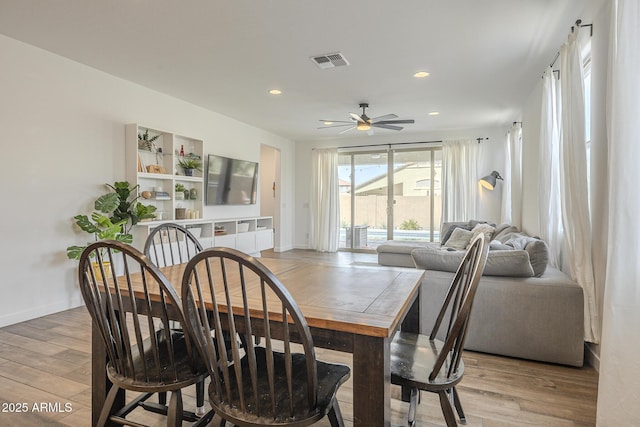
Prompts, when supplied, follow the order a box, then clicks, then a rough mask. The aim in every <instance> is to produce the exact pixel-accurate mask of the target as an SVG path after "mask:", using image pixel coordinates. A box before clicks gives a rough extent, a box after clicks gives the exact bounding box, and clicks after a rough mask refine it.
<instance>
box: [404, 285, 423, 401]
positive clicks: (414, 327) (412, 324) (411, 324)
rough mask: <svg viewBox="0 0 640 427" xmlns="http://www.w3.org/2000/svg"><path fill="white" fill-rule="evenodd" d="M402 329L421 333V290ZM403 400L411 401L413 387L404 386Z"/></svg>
mask: <svg viewBox="0 0 640 427" xmlns="http://www.w3.org/2000/svg"><path fill="white" fill-rule="evenodd" d="M401 329H402V330H403V331H405V332H413V333H415V334H419V333H420V292H419V291H418V295H417V296H416V299H415V301H413V304H411V308H410V309H409V312H408V313H407V315H406V316H405V318H404V320H403V321H402V326H401ZM400 399H402V401H403V402H410V401H411V388H410V387H406V386H403V387H402V391H401V397H400Z"/></svg>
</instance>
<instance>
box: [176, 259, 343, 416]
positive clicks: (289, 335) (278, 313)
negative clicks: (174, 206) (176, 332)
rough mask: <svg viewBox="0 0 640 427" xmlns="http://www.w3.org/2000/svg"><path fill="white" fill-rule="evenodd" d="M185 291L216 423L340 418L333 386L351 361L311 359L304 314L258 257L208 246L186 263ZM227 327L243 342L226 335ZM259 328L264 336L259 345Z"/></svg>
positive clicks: (186, 309)
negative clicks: (208, 378) (206, 371)
mask: <svg viewBox="0 0 640 427" xmlns="http://www.w3.org/2000/svg"><path fill="white" fill-rule="evenodd" d="M182 298H183V301H182V303H183V307H184V312H185V316H186V320H187V323H186V327H187V329H189V332H190V333H189V334H187V336H188V337H194V338H195V339H196V341H197V346H196V347H197V348H198V349H199V351H200V352H201V355H202V358H203V359H205V360H206V361H207V362H208V364H209V366H208V367H209V373H210V375H211V383H210V385H209V390H208V394H209V402H210V404H211V406H212V408H213V410H214V411H215V413H216V414H218V415H219V416H220V417H221V419H222V421H221V426H224V425H225V424H226V422H231V423H233V424H235V425H239V426H265V425H278V426H307V425H311V424H314V423H315V422H317V421H319V420H321V419H323V418H324V417H325V416H328V418H329V420H330V423H331V425H332V426H343V425H344V423H343V420H342V415H341V412H340V407H339V405H338V400H337V399H336V392H337V390H338V388H339V387H340V385H342V384H343V383H344V382H345V381H346V380H347V379H348V378H349V376H350V370H349V367H348V366H345V365H340V364H331V363H325V362H322V361H319V360H317V359H316V356H315V349H314V345H313V340H312V338H311V332H310V329H309V326H308V324H307V322H306V319H305V317H304V316H303V314H302V312H301V311H300V309H299V307H298V305H297V304H296V302H295V301H294V299H293V298H292V296H291V294H290V293H289V292H288V291H287V289H286V287H285V286H284V285H283V284H282V283H281V282H280V280H278V278H277V277H276V276H275V275H274V274H273V273H272V272H271V271H270V270H269V269H268V268H267V267H265V266H264V265H263V264H262V263H261V262H260V261H258V260H257V259H255V258H253V257H251V256H249V255H247V254H245V253H243V252H240V251H237V250H235V249H230V248H211V249H206V250H204V251H203V252H201V253H200V254H198V255H196V256H195V257H193V258H192V259H191V261H189V263H188V264H187V266H186V269H185V271H184V276H183V280H182ZM225 330H228V331H230V332H231V336H236V334H239V335H240V336H244V339H243V341H242V342H243V343H244V344H242V343H239V342H238V340H230V341H227V340H225V339H224V334H223V332H224V331H225ZM256 335H259V336H262V337H263V338H264V339H263V340H262V341H261V344H259V345H257V344H255V341H254V340H253V339H251V338H252V337H253V336H256ZM293 341H295V342H297V343H299V345H298V347H297V348H295V347H294V348H292V347H293V345H294V344H292V342H293Z"/></svg>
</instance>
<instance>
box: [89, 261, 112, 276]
mask: <svg viewBox="0 0 640 427" xmlns="http://www.w3.org/2000/svg"><path fill="white" fill-rule="evenodd" d="M91 267H92V268H93V274H95V275H96V279H98V280H102V278H103V277H102V272H101V271H100V263H99V262H97V261H92V262H91ZM102 267H103V268H104V274H105V275H106V276H107V277H106V278H107V279H110V278H111V263H110V262H109V261H103V262H102Z"/></svg>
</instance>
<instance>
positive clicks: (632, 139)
mask: <svg viewBox="0 0 640 427" xmlns="http://www.w3.org/2000/svg"><path fill="white" fill-rule="evenodd" d="M612 4H613V10H612V23H611V44H610V47H609V49H610V51H609V76H608V80H609V86H608V102H607V113H608V114H607V131H608V135H607V139H608V141H607V143H608V156H609V179H608V185H609V188H608V190H609V200H608V203H609V221H608V222H609V224H608V229H609V238H608V254H607V275H606V284H605V294H604V311H603V323H602V346H601V349H600V381H599V386H598V411H597V424H598V425H599V426H628V425H637V424H638V420H640V405H638V395H639V394H640V356H639V355H640V339H639V338H638V336H639V335H638V326H639V325H640V261H639V260H640V220H639V218H640V192H639V191H638V190H637V183H638V182H640V167H639V164H640V143H639V141H640V120H639V118H640V78H638V76H640V56H639V55H638V52H640V3H639V2H638V0H613V1H612ZM602 203H606V201H602Z"/></svg>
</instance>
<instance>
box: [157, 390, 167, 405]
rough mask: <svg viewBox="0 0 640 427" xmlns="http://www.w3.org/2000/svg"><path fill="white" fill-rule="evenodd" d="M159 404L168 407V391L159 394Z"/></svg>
mask: <svg viewBox="0 0 640 427" xmlns="http://www.w3.org/2000/svg"><path fill="white" fill-rule="evenodd" d="M158 403H159V404H161V405H166V404H167V392H166V391H161V392H159V393H158Z"/></svg>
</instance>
